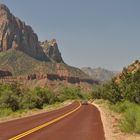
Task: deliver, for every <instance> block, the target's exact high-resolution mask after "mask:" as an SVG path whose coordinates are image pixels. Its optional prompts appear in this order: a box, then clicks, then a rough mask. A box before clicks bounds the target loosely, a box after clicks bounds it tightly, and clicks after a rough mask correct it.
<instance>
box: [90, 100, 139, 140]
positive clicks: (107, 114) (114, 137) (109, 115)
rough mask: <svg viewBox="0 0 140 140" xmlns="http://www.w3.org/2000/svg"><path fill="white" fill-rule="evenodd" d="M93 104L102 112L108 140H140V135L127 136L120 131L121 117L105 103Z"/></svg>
mask: <svg viewBox="0 0 140 140" xmlns="http://www.w3.org/2000/svg"><path fill="white" fill-rule="evenodd" d="M92 104H93V105H94V106H96V107H97V108H98V110H99V111H100V114H101V120H102V123H103V127H104V132H105V138H106V140H140V135H137V134H125V133H122V132H121V131H120V130H119V127H118V124H119V117H120V116H119V115H118V114H115V113H114V112H112V111H110V110H109V109H108V108H107V106H106V104H105V103H103V102H100V103H99V102H98V103H97V102H96V101H94V102H93V103H92Z"/></svg>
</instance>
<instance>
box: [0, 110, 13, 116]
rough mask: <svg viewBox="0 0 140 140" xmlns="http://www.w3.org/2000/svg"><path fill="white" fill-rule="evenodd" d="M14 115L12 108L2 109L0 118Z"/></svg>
mask: <svg viewBox="0 0 140 140" xmlns="http://www.w3.org/2000/svg"><path fill="white" fill-rule="evenodd" d="M12 113H13V111H12V109H11V108H0V117H7V116H9V115H10V114H12Z"/></svg>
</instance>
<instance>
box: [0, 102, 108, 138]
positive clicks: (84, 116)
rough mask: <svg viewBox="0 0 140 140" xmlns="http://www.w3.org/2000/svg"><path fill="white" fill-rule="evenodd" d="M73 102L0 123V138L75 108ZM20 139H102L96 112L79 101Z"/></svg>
mask: <svg viewBox="0 0 140 140" xmlns="http://www.w3.org/2000/svg"><path fill="white" fill-rule="evenodd" d="M78 106H79V103H77V102H75V103H73V104H71V105H69V106H67V107H64V108H62V109H59V110H55V111H51V112H48V113H42V114H39V115H35V116H32V117H27V118H23V119H19V120H14V121H10V122H6V123H1V124H0V140H8V139H10V138H12V137H14V136H17V135H18V134H21V133H23V132H26V131H28V130H30V129H32V128H34V127H37V126H40V125H42V124H44V123H46V122H49V121H51V120H54V119H56V118H58V117H60V116H62V115H64V114H66V113H68V112H70V111H72V110H74V109H75V108H77V107H78ZM20 140H105V138H104V131H103V126H102V122H101V119H100V113H99V111H98V110H97V108H96V107H94V106H93V105H82V106H81V107H80V108H79V109H78V110H77V111H75V112H73V113H72V114H70V115H69V116H67V117H65V118H63V119H61V120H59V121H57V122H55V123H53V124H51V125H49V126H47V127H44V128H42V129H40V130H38V131H35V132H33V133H31V134H29V135H27V136H24V137H22V138H20Z"/></svg>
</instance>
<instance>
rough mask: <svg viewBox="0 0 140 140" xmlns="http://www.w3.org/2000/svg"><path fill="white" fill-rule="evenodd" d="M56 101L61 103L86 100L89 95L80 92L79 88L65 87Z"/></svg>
mask: <svg viewBox="0 0 140 140" xmlns="http://www.w3.org/2000/svg"><path fill="white" fill-rule="evenodd" d="M57 98H58V101H60V102H63V101H65V100H69V99H70V100H75V99H88V98H89V95H88V94H86V93H83V92H81V89H80V88H77V87H65V88H63V89H62V90H61V91H60V94H59V95H58V96H57Z"/></svg>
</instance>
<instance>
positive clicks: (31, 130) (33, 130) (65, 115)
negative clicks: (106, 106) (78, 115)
mask: <svg viewBox="0 0 140 140" xmlns="http://www.w3.org/2000/svg"><path fill="white" fill-rule="evenodd" d="M80 107H81V103H80V105H79V106H78V107H77V108H76V109H74V110H72V111H70V112H68V113H66V114H64V115H62V116H60V117H58V118H56V119H54V120H51V121H49V122H46V123H44V124H42V125H40V126H37V127H35V128H33V129H30V130H28V131H26V132H24V133H21V134H19V135H17V136H15V137H13V138H10V139H9V140H19V139H20V138H23V137H25V136H27V135H29V134H31V133H33V132H36V131H38V130H40V129H42V128H44V127H46V126H48V125H51V124H53V123H55V122H57V121H59V120H61V119H63V118H65V117H67V116H69V115H70V114H72V113H74V112H75V111H77V110H78V109H79V108H80Z"/></svg>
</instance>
